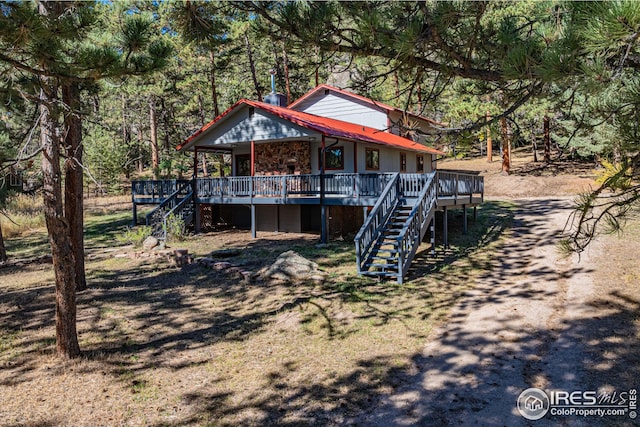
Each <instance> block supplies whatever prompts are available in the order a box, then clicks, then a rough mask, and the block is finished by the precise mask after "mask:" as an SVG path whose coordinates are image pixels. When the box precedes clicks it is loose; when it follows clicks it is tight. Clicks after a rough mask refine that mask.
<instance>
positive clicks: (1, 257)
mask: <svg viewBox="0 0 640 427" xmlns="http://www.w3.org/2000/svg"><path fill="white" fill-rule="evenodd" d="M7 259H8V257H7V249H6V248H5V247H4V238H3V237H2V223H1V222H0V262H5V261H6V260H7Z"/></svg>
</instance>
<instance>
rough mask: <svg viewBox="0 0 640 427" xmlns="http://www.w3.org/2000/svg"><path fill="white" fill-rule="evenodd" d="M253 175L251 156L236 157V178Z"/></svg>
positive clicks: (241, 155)
mask: <svg viewBox="0 0 640 427" xmlns="http://www.w3.org/2000/svg"><path fill="white" fill-rule="evenodd" d="M249 175H251V155H249V154H239V155H237V156H236V176H249Z"/></svg>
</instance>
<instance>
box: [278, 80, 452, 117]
mask: <svg viewBox="0 0 640 427" xmlns="http://www.w3.org/2000/svg"><path fill="white" fill-rule="evenodd" d="M326 89H328V90H332V91H334V92H336V93H340V94H342V95H345V96H347V97H350V98H355V99H359V100H360V101H363V102H366V103H367V104H371V105H373V106H375V107H378V108H379V109H381V110H385V111H386V112H387V113H388V112H389V111H397V112H398V113H402V114H407V115H409V116H411V117H416V118H419V119H422V120H425V121H427V122H429V123H431V124H433V125H435V126H444V123H441V122H439V121H437V120H433V119H430V118H429V117H424V116H420V115H418V114H413V113H410V112H408V111H404V110H401V109H400V108H396V107H392V106H391V105H387V104H384V103H382V102H378V101H374V100H373V99H370V98H367V97H364V96H362V95H358V94H355V93H352V92H349V91H346V90H344V89H340V88H337V87H334V86H329V85H326V84H321V85H319V86H316V87H315V88H313V89H311V90H310V91H309V92H307V93H305V94H304V95H302V96H301V97H300V98H298V99H296V100H295V101H293V102H292V103H291V104H289V105H288V106H287V108H295V107H296V106H297V105H298V104H300V103H302V102H303V101H304V100H306V99H307V98H309V97H311V96H313V95H314V94H316V93H317V92H319V91H320V90H326Z"/></svg>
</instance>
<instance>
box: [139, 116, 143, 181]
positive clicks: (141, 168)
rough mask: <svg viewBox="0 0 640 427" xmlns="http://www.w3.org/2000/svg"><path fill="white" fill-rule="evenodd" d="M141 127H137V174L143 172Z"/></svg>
mask: <svg viewBox="0 0 640 427" xmlns="http://www.w3.org/2000/svg"><path fill="white" fill-rule="evenodd" d="M142 140H143V136H142V126H140V125H138V173H142V172H144V159H143V155H144V151H143V149H142V144H143V141H142Z"/></svg>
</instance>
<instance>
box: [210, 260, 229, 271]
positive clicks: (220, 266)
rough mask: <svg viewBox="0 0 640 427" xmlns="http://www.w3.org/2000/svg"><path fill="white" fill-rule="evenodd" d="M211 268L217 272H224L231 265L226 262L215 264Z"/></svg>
mask: <svg viewBox="0 0 640 427" xmlns="http://www.w3.org/2000/svg"><path fill="white" fill-rule="evenodd" d="M213 268H214V269H216V270H218V271H222V270H226V269H228V268H231V263H230V262H226V261H220V262H216V263H214V264H213Z"/></svg>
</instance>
